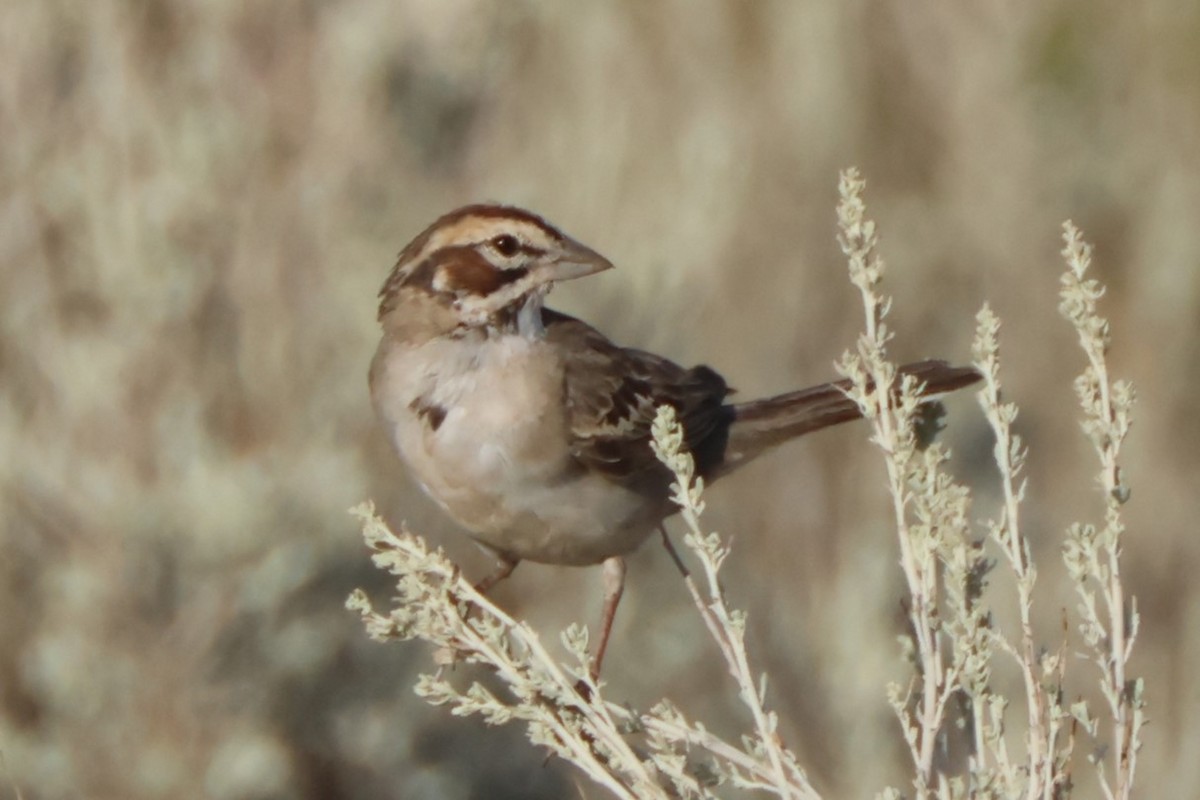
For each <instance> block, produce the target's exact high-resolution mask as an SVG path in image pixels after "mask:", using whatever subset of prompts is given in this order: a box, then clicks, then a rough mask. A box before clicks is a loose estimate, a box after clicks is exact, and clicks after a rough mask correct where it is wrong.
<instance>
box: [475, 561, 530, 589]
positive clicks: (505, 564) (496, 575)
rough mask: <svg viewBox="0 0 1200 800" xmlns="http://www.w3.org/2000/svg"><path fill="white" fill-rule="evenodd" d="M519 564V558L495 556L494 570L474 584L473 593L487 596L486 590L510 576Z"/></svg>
mask: <svg viewBox="0 0 1200 800" xmlns="http://www.w3.org/2000/svg"><path fill="white" fill-rule="evenodd" d="M520 563H521V559H519V558H510V557H509V556H505V555H500V554H499V553H497V554H496V569H495V570H494V571H493V572H491V573H490V574H488V575H486V576H484V578H483V580H481V581H480V582H479V583H477V584H475V591H477V592H479V593H480V594H487V593H488V590H489V589H491V588H492V587H493V586H495V585H496V584H497V583H499V582H500V581H502V580H504V579H505V578H507V577H508V576H509V575H512V572H513V570H514V569H516V568H517V564H520Z"/></svg>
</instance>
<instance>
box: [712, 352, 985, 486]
mask: <svg viewBox="0 0 1200 800" xmlns="http://www.w3.org/2000/svg"><path fill="white" fill-rule="evenodd" d="M900 374H901V375H912V376H914V377H915V378H917V380H918V381H920V382H921V384H922V385H923V388H922V390H921V396H922V397H928V398H929V399H930V400H936V399H937V397H938V396H940V395H943V394H946V393H947V392H952V391H954V390H956V389H962V388H964V387H966V386H970V385H971V384H973V383H975V382H976V381H978V380H980V379H981V378H982V376H981V375H980V374H979V372H978V371H977V370H975V369H974V368H973V367H952V366H950V365H949V364H947V363H946V362H945V361H918V362H917V363H915V364H905V365H904V366H902V367H900ZM849 388H850V382H849V381H845V380H843V381H837V382H836V383H823V384H821V385H820V386H813V387H812V388H811V389H801V390H800V391H798V392H788V393H787V394H781V395H777V396H775V397H768V398H765V399H763V400H753V401H751V402H748V403H739V404H737V405H734V406H733V407H732V408H733V415H734V420H733V424H732V425H731V426H730V429H729V442H728V444H727V446H726V448H725V459H724V462H723V463H722V464H721V467H720V468H719V470H718V474H723V473H725V472H728V471H729V470H731V469H733V468H734V467H736V466H738V465H740V464H743V463H745V462H746V461H749V460H750V459H752V458H754V457H755V456H757V455H760V454H761V453H762V452H763V451H765V450H767V449H769V448H771V447H773V446H774V445H777V444H779V443H781V442H785V441H787V440H788V439H794V438H795V437H797V436H803V435H804V434H806V433H811V432H812V431H815V430H820V429H821V428H827V427H829V426H830V425H839V424H841V423H843V422H849V421H850V420H855V419H859V418H861V417H862V413H861V412H860V411H859V410H858V405H857V404H856V403H855V402H854V401H853V400H851V399H850V398H849V397H847V396H846V390H847V389H849Z"/></svg>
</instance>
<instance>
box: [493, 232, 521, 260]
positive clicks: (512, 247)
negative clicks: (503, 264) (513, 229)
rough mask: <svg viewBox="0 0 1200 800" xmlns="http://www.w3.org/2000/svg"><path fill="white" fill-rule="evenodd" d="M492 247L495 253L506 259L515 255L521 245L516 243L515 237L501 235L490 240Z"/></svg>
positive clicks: (505, 234)
mask: <svg viewBox="0 0 1200 800" xmlns="http://www.w3.org/2000/svg"><path fill="white" fill-rule="evenodd" d="M492 247H493V248H495V250H496V252H497V253H499V254H500V255H502V256H504V257H505V258H508V257H510V256H515V255H516V254H517V250H519V249H521V243H520V242H518V241H517V237H515V236H511V235H509V234H507V233H502V234H500V235H499V236H497V237H495V238H494V239H492Z"/></svg>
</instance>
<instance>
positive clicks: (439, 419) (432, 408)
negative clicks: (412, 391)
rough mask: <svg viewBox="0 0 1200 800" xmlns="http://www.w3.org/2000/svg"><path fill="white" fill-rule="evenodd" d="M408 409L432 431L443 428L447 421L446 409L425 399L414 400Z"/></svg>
mask: <svg viewBox="0 0 1200 800" xmlns="http://www.w3.org/2000/svg"><path fill="white" fill-rule="evenodd" d="M408 407H409V409H411V410H412V412H413V413H414V414H416V415H417V416H418V417H419V418H420V419H422V420H423V421H424V422H425V424H426V425H428V426H429V429H430V430H431V431H436V430H437V429H438V428H440V427H442V423H443V422H444V421H445V420H446V409H444V408H442V407H441V406H439V405H438V404H437V403H431V402H429V401H428V400H426V399H425V398H424V397H418V398H417V399H416V400H413V401H412V402H411V403H409V404H408Z"/></svg>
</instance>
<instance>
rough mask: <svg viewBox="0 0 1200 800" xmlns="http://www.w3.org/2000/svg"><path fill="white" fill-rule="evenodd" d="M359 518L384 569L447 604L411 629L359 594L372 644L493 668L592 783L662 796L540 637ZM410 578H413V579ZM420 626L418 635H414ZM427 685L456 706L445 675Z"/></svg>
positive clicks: (607, 716)
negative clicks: (392, 643) (399, 645)
mask: <svg viewBox="0 0 1200 800" xmlns="http://www.w3.org/2000/svg"><path fill="white" fill-rule="evenodd" d="M354 513H355V514H356V515H357V516H358V517H359V518H360V519H361V520H362V522H363V526H364V535H365V536H366V538H367V540H368V543H369V544H370V545H371V546H372V548H373V549H374V550H375V551H376V556H375V559H376V561H377V562H378V563H379V565H380V566H381V567H384V568H387V569H389V571H392V572H393V573H394V574H401V573H400V572H397V569H407V570H412V569H414V568H416V569H420V570H423V572H422V573H421V574H418V575H417V576H415V579H416V580H420V581H422V582H425V583H428V584H429V585H432V586H437V587H438V591H440V592H441V593H442V594H443V597H444V602H443V604H441V605H436V606H435V605H432V604H430V603H429V602H428V601H429V600H432V599H433V598H428V597H426V598H422V599H421V611H422V612H428V611H432V612H433V618H432V619H430V618H428V617H426V618H424V619H423V620H422V621H420V622H418V623H416V624H415V625H411V623H409V622H408V620H405V619H403V618H402V616H401V614H402V609H399V608H398V609H396V610H394V611H393V612H392V614H391V615H383V614H377V613H375V611H374V609H373V608H372V607H371V605H370V602H369V601H368V600H367V599H366V597H365V595H363V594H362V593H361V592H356V593H355V594H354V595H352V596H351V599H350V601H349V602H348V605H350V606H351V607H352V608H354V609H355V610H358V611H359V612H360V613H361V614H362V616H363V619H364V621H365V622H366V624H367V628H368V632H369V633H370V634H371V636H372V638H375V639H377V640H381V641H382V640H389V639H397V638H411V637H412V636H419V637H420V638H423V639H426V640H427V641H430V642H431V643H433V644H435V645H436V646H439V647H443V648H451V649H453V650H455V651H458V652H460V653H463V654H465V655H464V657H465V659H466V660H467V661H474V662H480V663H485V664H488V665H489V666H490V667H491V668H492V669H494V670H495V671H496V673H497V675H498V676H499V677H500V678H501V679H502V680H503V681H504V682H505V683H506V684H508V685H509V686H510V687H511V688H513V690H514V693H516V694H517V695H518V697H519V698H520V699H521V700H524V701H528V702H524V703H521V704H520V705H519V706H517V707H515V708H517V709H519V712H518V716H520V717H521V718H524V719H526V720H527V721H530V722H537V723H539V724H542V725H544V726H546V728H547V729H548V730H549V731H550V732H551V733H552V735H553V737H554V739H555V741H556V742H557V743H559V744H560V745H561V747H562V748H563V749H564V750H565V751H566V752H565V753H563V754H564V755H565V756H567V757H569V758H570V759H571V760H572V761H573V762H574V763H575V764H577V765H578V766H580V767H581V768H582V769H584V771H585V772H587V773H588V775H589V777H591V778H592V779H593V780H595V781H596V782H597V783H599V784H600V785H602V786H605V787H606V788H608V789H609V790H610V791H612V792H613V794H615V795H616V796H618V797H627V798H638V797H653V796H660V794H661V789H660V787H659V786H658V783H657V781H656V780H655V778H654V776H653V774H652V773H651V771H650V770H649V769H648V768H647V767H646V765H645V764H644V763H643V762H642V760H641V759H640V758H639V757H638V756H637V754H636V753H635V752H634V751H633V750H632V748H631V747H630V746H629V744H628V742H627V741H626V740H625V738H624V737H622V736H621V735H620V734H619V733H618V727H617V725H616V723H615V720H614V719H613V717H612V715H611V713H610V709H609V707H608V706H607V705H606V704H604V703H602V702H585V701H584V700H583V699H582V698H580V697H579V696H578V695H577V694H576V693H575V690H574V688H573V687H574V683H575V680H574V679H573V678H572V677H569V676H568V675H567V674H566V673H564V672H563V670H562V669H561V668H560V667H559V666H558V664H557V662H556V661H555V660H554V659H553V658H551V656H550V654H549V653H548V652H547V651H546V650H545V649H544V647H543V646H542V644H541V641H540V640H539V638H538V636H537V634H536V633H534V631H533V630H532V629H531V628H529V626H528V625H526V624H524V623H519V622H517V621H516V620H514V619H512V618H511V617H509V616H508V615H507V614H506V613H505V612H504V611H502V610H501V609H500V608H498V607H497V606H496V605H494V604H493V603H492V602H491V601H490V600H488V598H487V597H486V596H485V595H483V594H481V593H479V592H478V591H476V589H475V587H473V586H472V585H471V584H470V583H469V582H468V581H466V580H465V579H464V578H463V577H462V576H461V575H460V574H459V572H458V570H457V568H455V567H454V566H453V565H452V564H450V562H449V561H448V560H446V559H445V557H444V556H442V555H441V554H440V553H434V554H431V553H428V552H427V551H426V550H425V549H424V543H423V542H421V541H420V540H419V539H417V538H416V537H412V536H411V535H408V534H402V535H400V536H397V535H395V534H393V533H392V532H391V531H390V530H388V529H387V526H386V525H384V523H383V521H382V520H380V519H379V518H378V517H377V516H376V515H375V511H374V508H373V506H371V505H370V504H364V505H362V506H359V507H357V508H356V509H354ZM391 556H394V557H397V558H403V559H404V563H403V564H400V563H397V562H396V561H393V560H392V558H390V557H391ZM407 574H408V575H409V576H412V572H408V573H407ZM464 604H469V605H470V606H471V607H473V608H474V609H475V612H476V614H477V616H476V617H474V618H472V619H469V620H463V619H461V617H460V615H459V613H458V609H459V608H460V607H461V606H463V605H464ZM439 623H440V624H439ZM410 625H411V627H410ZM418 625H419V626H420V630H413V628H415V627H417V626H418ZM496 630H502V631H503V633H504V637H497V636H494V635H490V634H491V633H493V632H494V631H496ZM505 637H507V638H505ZM583 644H584V647H583V651H582V653H583V658H584V659H585V662H586V641H584V643H583ZM514 645H515V647H514ZM514 650H519V651H523V652H524V653H525V657H524V658H518V657H516V656H515V655H514ZM531 664H533V665H536V669H537V671H538V675H537V679H538V680H531V676H530V674H529V673H530V665H531ZM576 677H577V678H578V679H579V680H583V681H585V682H587V683H588V685H589V689H590V690H591V692H592V697H593V698H596V697H598V694H599V691H600V687H599V686H598V685H596V684H594V683H591V680H590V677H589V676H588V670H587V665H586V663H584V664H582V665H581V669H580V675H579V676H576ZM543 679H545V680H548V681H549V686H541V685H539V681H541V680H543ZM422 681H423V682H422V683H420V684H418V691H419V692H425V693H426V694H427V699H429V698H433V699H432V700H431V702H435V704H440V703H441V702H455V700H456V696H455V695H454V694H453V693H450V692H448V691H447V688H446V687H445V686H444V682H443V681H442V678H441V672H440V671H439V673H438V674H437V675H435V676H423V678H422ZM534 687H537V688H536V689H535V688H534ZM472 692H478V693H479V694H476V696H475V698H474V699H479V697H480V695H485V694H486V691H485V690H483V689H482V687H479V686H478V684H476V685H475V686H474V687H472ZM470 694H471V693H468V695H470ZM464 699H465V698H464ZM555 706H557V707H558V709H559V710H561V709H566V710H569V711H570V712H571V713H573V714H578V715H579V716H580V717H581V718H582V721H583V723H584V724H586V726H587V730H588V735H589V737H591V738H592V739H593V740H595V741H593V742H591V743H590V744H589V742H588V741H587V740H586V739H585V738H584V737H581V736H579V735H578V732H577V731H576V730H573V729H572V726H571V725H569V724H568V723H567V721H566V720H565V719H564V717H563V715H562V714H561V713H556V709H555ZM501 708H503V709H509V710H511V709H512V708H513V707H506V706H505V707H502V706H501V705H500V704H499V703H498V702H497V703H496V709H501ZM459 709H463V710H461V711H460V710H459ZM459 709H456V713H471V712H472V711H475V710H480V709H476V708H472V707H470V706H466V705H464V704H463V703H461V702H460V703H459ZM489 712H491V714H499V713H502V712H498V711H496V710H495V709H483V710H482V713H485V715H486V716H488V719H489V721H491V722H497V723H498V722H503V721H506V719H502V718H498V717H497V716H492V715H490V714H489ZM597 745H599V747H597ZM600 748H603V750H605V751H606V752H608V753H611V754H613V756H615V760H617V761H619V764H620V766H621V768H622V769H624V770H626V771H627V774H626V775H624V776H623V777H624V780H621V779H619V778H618V777H617V776H615V775H614V774H613V766H612V764H611V761H612V760H614V759H602V758H601V757H600V755H599V753H598V749H600ZM626 784H628V785H626ZM663 796H665V795H663Z"/></svg>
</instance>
